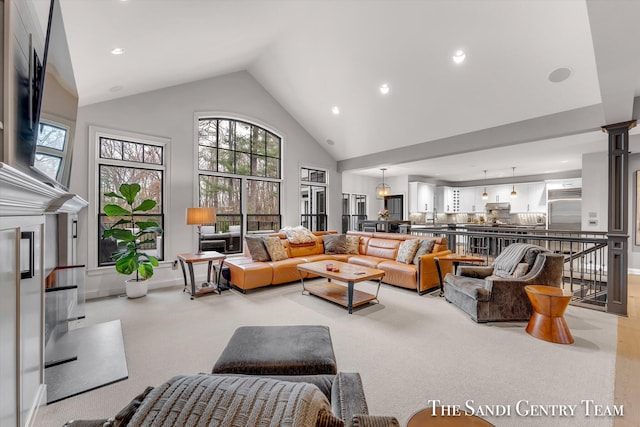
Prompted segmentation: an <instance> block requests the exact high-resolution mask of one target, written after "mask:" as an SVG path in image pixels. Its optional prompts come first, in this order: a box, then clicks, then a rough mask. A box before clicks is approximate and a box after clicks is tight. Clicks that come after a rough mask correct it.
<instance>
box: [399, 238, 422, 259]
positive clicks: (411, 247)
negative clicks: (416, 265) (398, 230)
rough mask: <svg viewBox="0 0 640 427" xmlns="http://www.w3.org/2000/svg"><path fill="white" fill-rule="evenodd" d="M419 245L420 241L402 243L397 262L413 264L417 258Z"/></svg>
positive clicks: (409, 240) (412, 240)
mask: <svg viewBox="0 0 640 427" xmlns="http://www.w3.org/2000/svg"><path fill="white" fill-rule="evenodd" d="M419 245H420V239H408V240H405V241H404V242H402V243H400V247H399V248H398V256H396V261H398V262H401V263H404V264H411V263H412V262H413V258H414V257H415V256H416V251H417V250H418V246H419Z"/></svg>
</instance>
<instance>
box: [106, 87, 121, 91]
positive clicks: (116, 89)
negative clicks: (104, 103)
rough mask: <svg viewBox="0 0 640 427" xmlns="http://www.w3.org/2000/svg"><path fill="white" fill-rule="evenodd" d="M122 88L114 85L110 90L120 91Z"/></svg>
mask: <svg viewBox="0 0 640 427" xmlns="http://www.w3.org/2000/svg"><path fill="white" fill-rule="evenodd" d="M121 90H122V86H113V87H110V88H109V92H118V91H121Z"/></svg>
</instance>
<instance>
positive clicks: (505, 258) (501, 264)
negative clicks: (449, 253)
mask: <svg viewBox="0 0 640 427" xmlns="http://www.w3.org/2000/svg"><path fill="white" fill-rule="evenodd" d="M533 248H538V249H540V247H539V246H536V245H530V244H528V243H512V244H510V245H509V246H507V247H506V248H505V250H503V251H502V253H500V255H498V256H497V257H496V259H495V261H494V262H493V269H494V270H497V271H500V272H505V273H508V274H512V273H513V271H514V270H515V269H516V267H517V266H518V263H519V262H520V260H522V258H524V254H525V253H526V252H527V251H528V250H529V249H533Z"/></svg>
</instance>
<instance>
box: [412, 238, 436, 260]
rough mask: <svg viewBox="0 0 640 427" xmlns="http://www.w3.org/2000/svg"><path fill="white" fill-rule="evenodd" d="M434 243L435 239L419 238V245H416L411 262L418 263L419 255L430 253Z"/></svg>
mask: <svg viewBox="0 0 640 427" xmlns="http://www.w3.org/2000/svg"><path fill="white" fill-rule="evenodd" d="M435 245H436V241H435V240H433V239H420V246H418V250H417V251H416V254H415V255H414V257H413V263H414V264H420V257H421V256H422V255H426V254H430V253H431V252H432V251H433V247H434V246H435Z"/></svg>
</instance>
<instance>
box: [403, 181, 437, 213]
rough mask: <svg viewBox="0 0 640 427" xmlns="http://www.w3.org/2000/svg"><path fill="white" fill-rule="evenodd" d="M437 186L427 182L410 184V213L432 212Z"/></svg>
mask: <svg viewBox="0 0 640 427" xmlns="http://www.w3.org/2000/svg"><path fill="white" fill-rule="evenodd" d="M434 192H435V186H434V185H433V184H427V183H426V182H410V183H409V212H432V211H433V208H434Z"/></svg>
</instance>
